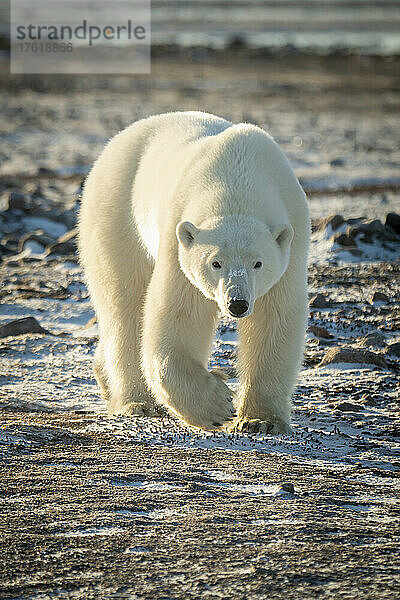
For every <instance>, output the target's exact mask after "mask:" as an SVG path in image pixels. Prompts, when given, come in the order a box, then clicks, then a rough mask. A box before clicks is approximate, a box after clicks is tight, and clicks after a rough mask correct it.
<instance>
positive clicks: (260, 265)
mask: <svg viewBox="0 0 400 600" xmlns="http://www.w3.org/2000/svg"><path fill="white" fill-rule="evenodd" d="M261 267H262V262H261V261H260V260H258V261H257V262H256V264H255V265H254V268H255V269H261Z"/></svg>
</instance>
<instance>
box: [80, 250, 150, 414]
mask: <svg viewBox="0 0 400 600" xmlns="http://www.w3.org/2000/svg"><path fill="white" fill-rule="evenodd" d="M113 267H114V268H113V269H112V270H111V271H109V272H108V280H107V282H104V285H97V286H96V288H95V289H92V297H93V300H94V305H95V308H96V313H97V317H98V321H99V333H100V340H99V349H98V351H97V352H96V359H95V372H96V377H97V381H98V383H99V386H100V389H101V391H102V395H103V397H104V398H105V399H106V400H107V404H108V412H109V414H123V415H136V416H153V415H155V414H157V412H158V411H157V408H156V405H155V403H154V400H153V397H152V395H151V393H150V391H149V389H148V387H147V384H146V382H145V380H144V377H143V375H142V371H141V367H140V340H141V321H142V311H143V302H144V297H145V292H146V288H147V285H148V281H149V280H150V277H151V270H152V269H151V265H150V263H149V262H148V259H147V257H145V256H144V254H143V256H140V253H139V255H138V256H137V261H135V263H134V264H129V265H126V264H124V265H123V264H119V265H118V264H117V263H116V262H115V263H114V265H113Z"/></svg>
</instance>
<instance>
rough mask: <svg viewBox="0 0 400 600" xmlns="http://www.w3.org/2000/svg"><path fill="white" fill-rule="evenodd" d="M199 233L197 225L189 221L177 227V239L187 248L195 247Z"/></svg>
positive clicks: (182, 222)
mask: <svg viewBox="0 0 400 600" xmlns="http://www.w3.org/2000/svg"><path fill="white" fill-rule="evenodd" d="M198 233H199V230H198V229H197V227H195V225H193V223H190V222H189V221H181V222H180V223H178V225H177V226H176V237H177V238H178V241H179V242H180V243H181V244H182V246H184V247H185V248H190V247H191V246H192V245H193V242H194V240H195V237H196V236H197V234H198Z"/></svg>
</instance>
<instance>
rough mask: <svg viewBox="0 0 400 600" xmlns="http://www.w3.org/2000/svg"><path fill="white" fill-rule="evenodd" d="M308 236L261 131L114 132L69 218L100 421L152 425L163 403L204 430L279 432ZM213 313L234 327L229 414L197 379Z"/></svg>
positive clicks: (303, 302)
mask: <svg viewBox="0 0 400 600" xmlns="http://www.w3.org/2000/svg"><path fill="white" fill-rule="evenodd" d="M309 237H310V218H309V213H308V207H307V201H306V198H305V194H304V192H303V190H302V188H301V186H300V184H299V183H298V181H297V179H296V177H295V175H294V173H293V171H292V169H291V167H290V165H289V162H288V161H287V159H286V158H285V156H284V154H283V153H282V152H281V150H280V149H279V147H278V146H277V144H276V143H275V142H274V140H273V139H272V138H271V137H270V136H269V135H268V134H266V133H265V132H264V131H263V130H262V129H260V128H258V127H256V126H254V125H250V124H245V123H240V124H239V125H233V124H232V123H230V122H229V121H226V120H224V119H221V118H218V117H216V116H214V115H210V114H205V113H201V112H175V113H167V114H163V115H158V116H153V117H149V118H148V119H144V120H141V121H138V122H137V123H134V124H133V125H131V126H130V127H128V128H127V129H125V130H124V131H122V132H121V133H119V134H118V135H116V136H115V137H114V138H113V139H112V140H111V141H110V142H109V143H108V144H107V146H106V147H105V149H104V151H103V153H102V154H101V156H100V157H99V159H98V160H97V161H96V163H95V165H94V167H93V169H92V171H91V173H90V175H89V177H88V179H87V181H86V184H85V188H84V193H83V198H82V208H81V212H80V257H81V262H82V265H83V267H84V270H85V273H86V279H87V283H88V287H89V291H90V294H91V298H92V301H93V304H94V307H95V310H96V313H97V317H98V322H99V333H100V340H99V345H98V349H97V352H96V360H95V371H96V376H97V380H98V382H99V385H100V387H101V389H102V393H103V396H104V397H105V398H106V399H107V400H108V404H109V411H110V413H113V414H117V413H119V414H132V415H152V414H154V413H155V410H156V404H161V405H164V406H166V407H167V408H168V409H170V410H171V411H173V412H174V413H175V414H176V415H177V416H178V417H180V418H181V419H182V420H183V421H185V422H186V423H189V424H191V425H194V426H197V427H201V428H203V429H206V430H213V429H220V428H221V427H223V426H224V425H228V424H229V425H230V427H232V426H235V427H237V428H238V429H239V430H248V431H257V430H258V431H270V432H271V433H288V432H290V431H291V429H290V410H291V394H292V392H293V388H294V385H295V383H296V378H297V375H298V370H299V366H300V362H301V359H302V354H303V347H304V333H305V327H306V320H307V254H308V245H309ZM218 309H220V311H221V312H222V313H225V314H227V315H233V316H234V317H237V318H240V320H239V324H238V329H239V358H238V372H239V377H240V388H239V392H238V397H237V415H235V410H234V408H233V405H232V392H231V390H230V389H229V387H228V386H227V385H226V384H225V383H224V381H223V378H221V376H219V375H218V374H217V373H215V372H213V371H211V372H209V371H208V370H207V364H208V358H209V355H210V351H211V346H212V340H213V335H214V332H215V328H216V324H217V315H218ZM232 420H233V421H232Z"/></svg>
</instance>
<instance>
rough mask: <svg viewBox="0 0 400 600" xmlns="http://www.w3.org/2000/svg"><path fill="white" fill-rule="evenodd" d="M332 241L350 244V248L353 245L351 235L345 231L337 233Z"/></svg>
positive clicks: (345, 244) (343, 244)
mask: <svg viewBox="0 0 400 600" xmlns="http://www.w3.org/2000/svg"><path fill="white" fill-rule="evenodd" d="M333 241H334V243H335V244H339V246H351V247H352V248H354V246H355V242H354V238H353V236H352V235H349V234H347V233H337V234H336V235H335V236H334V237H333Z"/></svg>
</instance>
